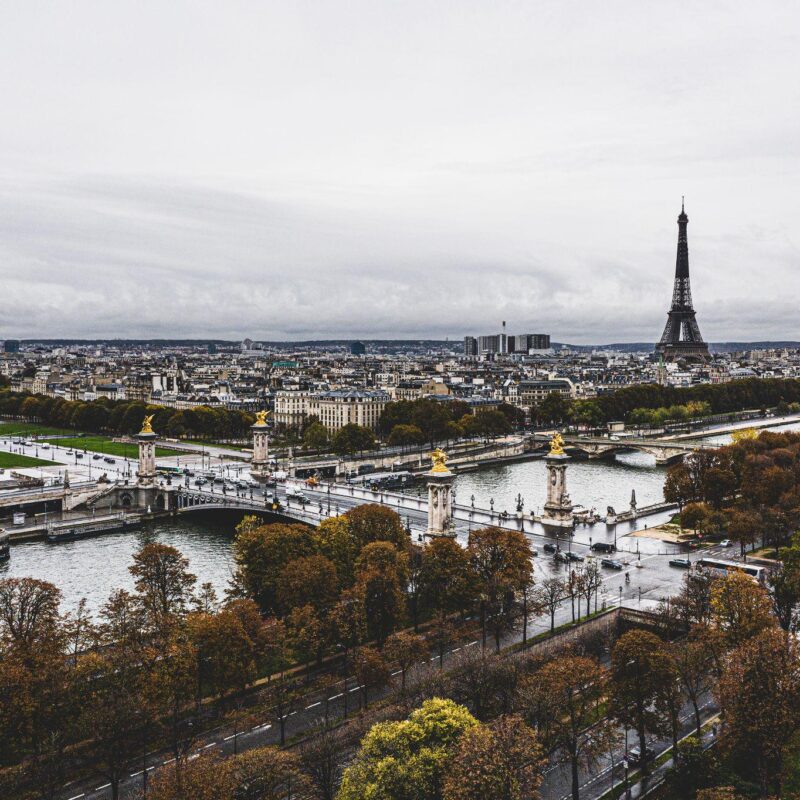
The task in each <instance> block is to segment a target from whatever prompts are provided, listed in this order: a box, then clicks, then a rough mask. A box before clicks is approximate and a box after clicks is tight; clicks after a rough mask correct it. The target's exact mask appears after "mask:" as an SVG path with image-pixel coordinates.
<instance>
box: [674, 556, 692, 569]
mask: <svg viewBox="0 0 800 800" xmlns="http://www.w3.org/2000/svg"><path fill="white" fill-rule="evenodd" d="M669 565H670V566H671V567H680V568H681V569H689V567H691V566H692V562H691V561H689V559H688V558H671V559H670V560H669Z"/></svg>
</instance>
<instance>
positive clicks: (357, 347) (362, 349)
mask: <svg viewBox="0 0 800 800" xmlns="http://www.w3.org/2000/svg"><path fill="white" fill-rule="evenodd" d="M366 352H367V348H366V345H365V344H364V342H353V343H352V344H351V345H350V355H351V356H363V355H364V354H365V353H366Z"/></svg>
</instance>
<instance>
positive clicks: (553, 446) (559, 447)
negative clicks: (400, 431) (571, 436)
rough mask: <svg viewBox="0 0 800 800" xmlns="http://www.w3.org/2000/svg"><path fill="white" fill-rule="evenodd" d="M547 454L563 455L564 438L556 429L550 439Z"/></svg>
mask: <svg viewBox="0 0 800 800" xmlns="http://www.w3.org/2000/svg"><path fill="white" fill-rule="evenodd" d="M547 455H549V456H563V455H564V438H563V437H562V436H561V434H560V433H559V432H558V431H556V432H555V433H554V434H553V438H552V439H551V440H550V452H549V453H548V454H547Z"/></svg>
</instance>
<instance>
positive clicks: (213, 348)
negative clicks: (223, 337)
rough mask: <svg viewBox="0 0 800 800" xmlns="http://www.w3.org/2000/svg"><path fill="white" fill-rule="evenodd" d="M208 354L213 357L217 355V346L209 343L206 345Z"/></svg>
mask: <svg viewBox="0 0 800 800" xmlns="http://www.w3.org/2000/svg"><path fill="white" fill-rule="evenodd" d="M208 354H209V355H210V356H215V355H216V354H217V346H216V345H215V344H214V342H210V343H209V345H208Z"/></svg>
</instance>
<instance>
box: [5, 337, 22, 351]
mask: <svg viewBox="0 0 800 800" xmlns="http://www.w3.org/2000/svg"><path fill="white" fill-rule="evenodd" d="M3 349H4V350H5V351H6V353H19V339H6V341H5V344H4V345H3Z"/></svg>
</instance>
